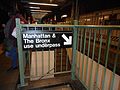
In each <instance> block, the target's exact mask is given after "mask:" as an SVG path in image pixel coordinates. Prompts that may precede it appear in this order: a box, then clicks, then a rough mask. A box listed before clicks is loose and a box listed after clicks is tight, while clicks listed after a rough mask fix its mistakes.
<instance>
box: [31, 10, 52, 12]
mask: <svg viewBox="0 0 120 90" xmlns="http://www.w3.org/2000/svg"><path fill="white" fill-rule="evenodd" d="M30 11H31V12H52V11H48V10H30Z"/></svg>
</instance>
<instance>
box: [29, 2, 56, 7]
mask: <svg viewBox="0 0 120 90" xmlns="http://www.w3.org/2000/svg"><path fill="white" fill-rule="evenodd" d="M28 4H35V5H45V6H58V4H48V3H36V2H28Z"/></svg>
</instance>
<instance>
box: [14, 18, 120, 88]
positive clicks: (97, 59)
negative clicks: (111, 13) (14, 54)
mask: <svg viewBox="0 0 120 90" xmlns="http://www.w3.org/2000/svg"><path fill="white" fill-rule="evenodd" d="M16 26H17V41H18V54H19V67H20V86H24V85H25V78H26V76H25V68H24V64H23V63H24V62H23V61H25V58H23V52H24V51H23V49H22V46H21V45H22V39H21V34H22V33H21V32H22V30H23V29H25V30H30V29H32V30H59V31H64V30H68V31H69V30H72V32H73V44H72V48H68V49H67V48H66V49H65V51H63V50H64V49H60V48H59V49H54V50H53V52H52V53H51V50H49V51H47V54H46V55H47V56H48V59H47V60H48V67H47V68H48V71H51V70H54V71H53V72H52V73H49V72H47V73H46V75H51V74H52V75H56V74H61V73H68V72H71V79H72V80H75V79H79V80H80V81H81V82H82V84H83V85H84V86H85V87H86V89H89V90H119V89H120V76H119V75H120V71H119V70H120V61H119V60H120V50H119V49H120V26H98V25H97V26H96V25H46V24H36V25H33V24H20V21H19V20H17V21H16ZM116 32H117V33H116ZM28 52H29V55H30V56H29V59H28V61H29V63H30V64H29V65H30V66H29V67H31V65H32V64H31V60H30V58H31V54H33V53H34V54H35V56H34V59H35V58H36V59H35V60H34V61H37V60H38V58H37V57H39V58H41V62H42V64H41V65H42V68H41V69H42V71H41V73H42V76H39V75H38V77H43V76H44V75H45V74H44V66H43V65H44V60H45V59H44V58H45V56H44V52H45V51H44V50H43V51H41V52H40V53H41V54H40V55H41V56H39V55H38V53H37V52H36V51H34V52H33V51H30V50H28ZM56 52H58V54H59V56H60V58H59V59H58V56H57V55H56ZM65 52H66V53H65ZM64 54H67V55H66V57H65V58H66V59H65V62H66V63H65V65H63V63H64V62H63V58H64V57H63V55H64ZM51 56H52V57H53V58H54V61H53V62H54V63H53V64H54V66H53V68H50V65H51V63H52V62H51V60H50V58H51ZM56 59H58V60H56ZM58 61H60V62H59V65H58V67H60V68H57V66H56V65H57V64H56V63H57V62H58ZM69 63H71V71H70V68H68V67H70V66H69ZM36 65H38V64H37V63H36ZM63 68H64V69H63ZM29 69H31V68H29ZM57 69H58V71H57ZM34 70H36V72H37V71H38V70H40V68H38V70H37V66H36V67H35V69H34ZM36 74H37V73H36ZM30 77H31V76H29V78H30Z"/></svg>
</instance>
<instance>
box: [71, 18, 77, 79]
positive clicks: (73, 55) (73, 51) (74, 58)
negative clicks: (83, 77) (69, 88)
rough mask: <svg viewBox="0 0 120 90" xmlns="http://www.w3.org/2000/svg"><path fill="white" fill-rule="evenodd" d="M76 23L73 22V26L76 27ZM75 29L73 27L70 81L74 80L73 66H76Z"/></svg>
mask: <svg viewBox="0 0 120 90" xmlns="http://www.w3.org/2000/svg"><path fill="white" fill-rule="evenodd" d="M77 24H78V21H77V20H75V21H74V25H77ZM76 49H77V28H76V27H75V26H74V27H73V46H72V70H71V72H72V73H71V75H72V80H75V71H76V70H75V66H76V55H77V51H76Z"/></svg>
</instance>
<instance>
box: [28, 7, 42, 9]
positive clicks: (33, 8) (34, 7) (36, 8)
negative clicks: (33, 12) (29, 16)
mask: <svg viewBox="0 0 120 90" xmlns="http://www.w3.org/2000/svg"><path fill="white" fill-rule="evenodd" d="M29 8H31V9H40V7H29Z"/></svg>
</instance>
